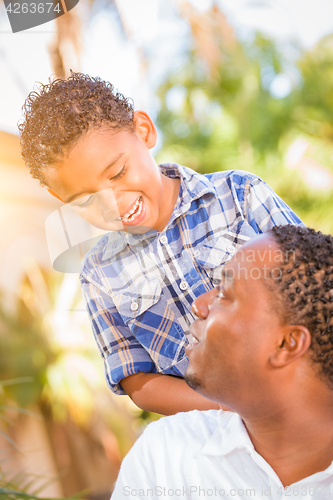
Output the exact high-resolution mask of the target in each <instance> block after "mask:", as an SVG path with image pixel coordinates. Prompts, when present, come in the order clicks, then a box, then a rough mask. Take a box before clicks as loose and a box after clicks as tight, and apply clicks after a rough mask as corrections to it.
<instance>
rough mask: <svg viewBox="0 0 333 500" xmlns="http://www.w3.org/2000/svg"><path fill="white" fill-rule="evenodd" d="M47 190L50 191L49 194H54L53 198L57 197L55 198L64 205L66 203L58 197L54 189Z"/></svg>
mask: <svg viewBox="0 0 333 500" xmlns="http://www.w3.org/2000/svg"><path fill="white" fill-rule="evenodd" d="M46 189H47V190H48V192H49V193H50V194H52V196H54V197H55V198H57V199H58V200H60V201H62V202H63V203H65V202H64V201H63V200H62V199H61V198H60V196H58V195H57V193H55V192H54V191H52V189H50V188H46Z"/></svg>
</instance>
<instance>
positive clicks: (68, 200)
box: [65, 153, 125, 203]
mask: <svg viewBox="0 0 333 500" xmlns="http://www.w3.org/2000/svg"><path fill="white" fill-rule="evenodd" d="M124 154H125V153H119V155H117V156H115V158H113V160H111V162H110V163H109V164H108V165H107V166H106V167H105V169H104V170H103V172H101V174H100V175H99V177H103V175H104V174H105V173H106V172H107V171H108V170H109V168H111V167H113V165H115V164H116V163H117V161H119V160H120V158H121V157H122V156H124ZM86 194H87V191H82V192H81V193H75V194H73V195H72V196H70V197H69V198H68V199H67V200H66V201H65V203H70V202H71V201H73V200H75V199H76V198H78V197H79V196H81V195H86Z"/></svg>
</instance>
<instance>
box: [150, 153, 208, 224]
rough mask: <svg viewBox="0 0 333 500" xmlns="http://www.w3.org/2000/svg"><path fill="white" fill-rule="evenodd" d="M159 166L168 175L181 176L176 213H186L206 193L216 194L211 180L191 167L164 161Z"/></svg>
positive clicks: (172, 176)
mask: <svg viewBox="0 0 333 500" xmlns="http://www.w3.org/2000/svg"><path fill="white" fill-rule="evenodd" d="M159 167H160V170H161V172H162V174H163V175H165V176H166V177H171V178H180V180H181V187H180V191H179V196H178V199H177V202H176V206H175V210H174V213H175V212H176V211H178V212H179V213H185V212H186V211H187V209H188V207H189V205H190V204H191V202H192V201H193V200H196V199H198V198H201V197H202V196H204V195H205V194H213V195H214V194H215V191H214V188H213V186H212V184H211V182H210V181H209V180H208V179H207V178H206V177H205V176H203V175H201V174H198V173H197V172H195V171H194V170H192V169H191V168H185V167H182V166H181V165H178V163H162V164H161V165H159ZM173 215H174V214H173ZM178 215H179V214H178Z"/></svg>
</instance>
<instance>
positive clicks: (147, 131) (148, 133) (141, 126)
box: [133, 111, 157, 149]
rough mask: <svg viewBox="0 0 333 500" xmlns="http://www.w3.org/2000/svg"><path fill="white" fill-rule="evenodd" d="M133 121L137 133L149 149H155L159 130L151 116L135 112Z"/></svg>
mask: <svg viewBox="0 0 333 500" xmlns="http://www.w3.org/2000/svg"><path fill="white" fill-rule="evenodd" d="M133 121H134V125H135V131H136V132H137V133H138V134H139V136H140V137H141V139H142V140H143V142H144V143H145V145H146V146H147V148H148V149H151V148H153V147H154V146H155V144H156V140H157V130H156V127H155V125H154V123H153V121H152V119H151V118H150V116H149V115H148V114H147V113H145V112H144V111H135V112H134V117H133Z"/></svg>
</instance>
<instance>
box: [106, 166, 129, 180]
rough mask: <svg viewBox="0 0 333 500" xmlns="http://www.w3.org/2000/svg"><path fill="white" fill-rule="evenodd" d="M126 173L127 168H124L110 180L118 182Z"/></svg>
mask: <svg viewBox="0 0 333 500" xmlns="http://www.w3.org/2000/svg"><path fill="white" fill-rule="evenodd" d="M125 172H126V167H125V166H124V167H123V168H122V169H121V170H120V172H119V174H117V175H115V176H114V177H111V179H110V180H112V181H114V180H116V179H120V178H121V177H122V176H123V175H124V174H125Z"/></svg>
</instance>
